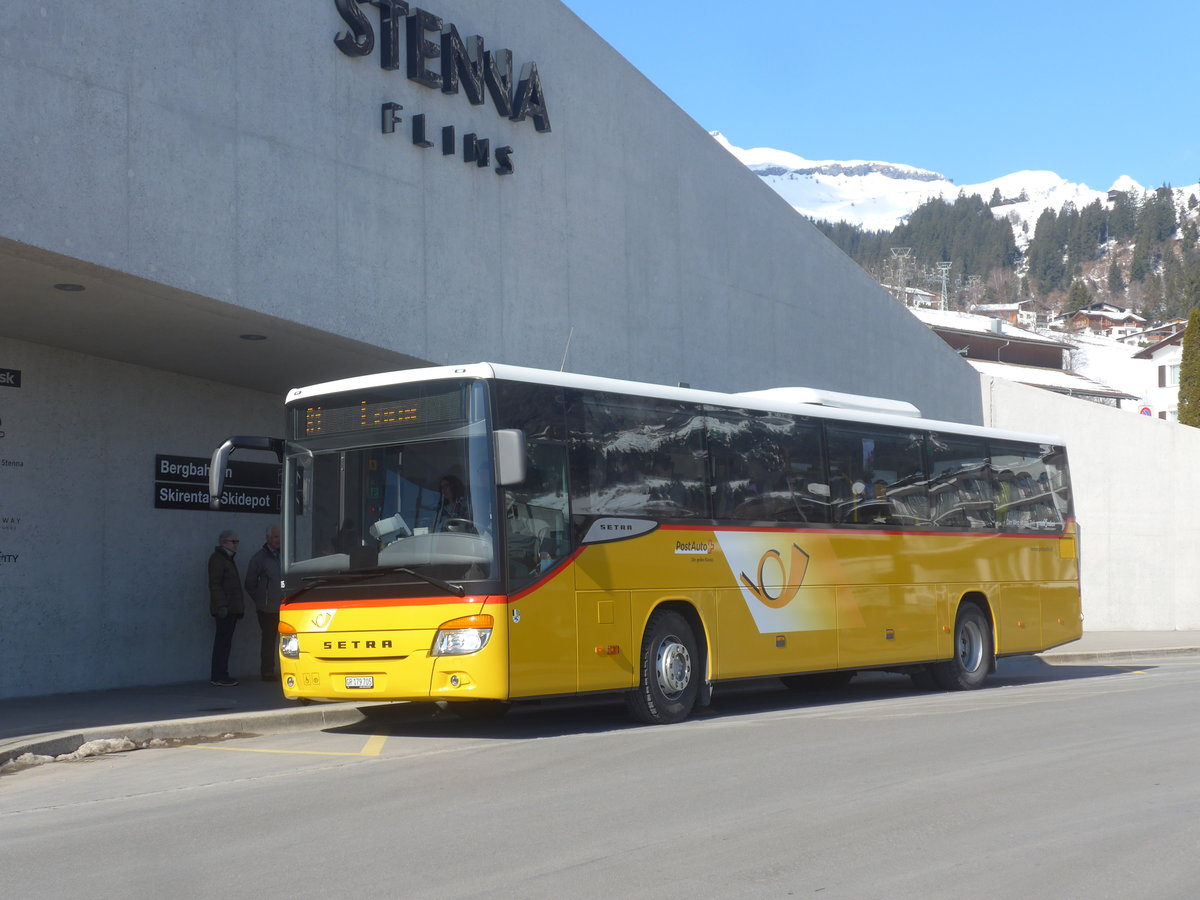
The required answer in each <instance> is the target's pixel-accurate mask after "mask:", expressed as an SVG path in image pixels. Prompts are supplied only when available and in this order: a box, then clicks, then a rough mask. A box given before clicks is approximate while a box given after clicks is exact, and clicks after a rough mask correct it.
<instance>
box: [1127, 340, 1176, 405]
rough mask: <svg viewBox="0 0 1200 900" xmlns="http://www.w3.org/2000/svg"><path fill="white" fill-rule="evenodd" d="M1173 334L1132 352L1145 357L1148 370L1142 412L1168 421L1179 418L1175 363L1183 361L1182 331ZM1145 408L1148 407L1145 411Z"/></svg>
mask: <svg viewBox="0 0 1200 900" xmlns="http://www.w3.org/2000/svg"><path fill="white" fill-rule="evenodd" d="M1184 331H1185V329H1183V328H1180V329H1179V330H1178V331H1176V332H1175V333H1174V334H1172V335H1170V336H1169V337H1167V338H1164V339H1162V340H1160V341H1157V342H1156V343H1154V344H1151V345H1150V346H1149V347H1146V348H1145V349H1144V350H1139V351H1138V352H1137V353H1135V354H1133V358H1134V359H1144V360H1149V361H1150V364H1151V367H1152V373H1148V374H1150V375H1151V378H1149V379H1147V382H1148V383H1147V386H1146V388H1145V393H1144V394H1143V398H1144V401H1145V402H1144V404H1143V407H1142V410H1141V411H1142V413H1143V414H1144V415H1156V416H1158V418H1160V419H1166V420H1168V421H1170V422H1178V421H1179V367H1180V365H1181V364H1182V362H1183V335H1184ZM1147 410H1148V411H1147Z"/></svg>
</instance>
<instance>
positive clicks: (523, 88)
mask: <svg viewBox="0 0 1200 900" xmlns="http://www.w3.org/2000/svg"><path fill="white" fill-rule="evenodd" d="M368 3H369V4H370V5H372V6H375V7H377V8H378V10H379V31H378V40H377V38H376V30H375V27H374V26H373V25H372V24H371V20H370V18H368V16H367V14H366V13H365V12H364V11H363V9H362V5H363V4H368ZM334 6H335V7H336V8H337V11H338V15H340V16H341V18H342V21H343V22H345V23H346V27H347V29H348V30H347V31H344V32H340V33H338V34H337V35H336V36H335V37H334V39H333V43H334V44H335V45H336V46H337V48H338V49H339V50H341V51H342V53H344V54H345V55H346V56H350V57H363V56H370V55H371V53H372V52H374V50H375V44H376V43H377V42H378V44H379V65H380V67H381V68H383V69H385V70H388V71H397V70H399V69H400V56H401V52H400V46H401V37H400V32H401V23H403V25H404V29H403V30H404V40H403V43H404V46H405V56H406V61H405V62H406V65H405V71H406V74H407V76H408V79H409V81H412V82H414V83H416V84H419V85H422V86H423V87H427V88H431V89H434V90H440V91H441V92H442V93H443V94H458V93H459V92H460V90H461V92H462V93H463V94H465V95H466V97H467V100H468V102H470V103H471V105H472V106H482V105H484V104H485V103H486V102H487V99H488V98H490V99H491V102H492V106H493V107H494V108H495V110H496V113H497V115H499V116H501V117H503V118H506V119H508V120H510V121H512V122H525V121H530V122H532V123H533V127H534V129H535V130H537V131H539V132H541V133H543V134H544V133H548V132H549V131H550V113H549V110H548V109H547V106H546V95H545V92H544V91H543V90H542V81H541V77H540V76H539V75H538V68H537V63H535V62H532V61H531V62H527V63H524V64H523V65H522V66H521V72H520V76H519V77H518V78H516V79H514V78H513V55H512V51H511V50H488V49H486V48H485V44H484V39H483V38H482V37H481V36H479V35H477V34H475V35H470V36H468V37H467V38H466V39H465V40H464V39H463V38H462V36H461V35H460V34H459V33H458V29H457V28H456V27H455V26H454V24H453V23H447V22H443V21H442V19H441V18H439V17H438V16H436V15H434V14H433V13H431V12H428V11H426V10H424V9H420V8H418V7H411V8H410V6H409V4H408V3H407V2H404V0H334ZM432 35H436V36H437V40H436V41H434V40H431V39H430V37H431V36H432ZM402 109H404V107H403V106H401V105H400V104H399V103H395V102H391V101H389V102H387V103H384V104H382V107H381V110H380V113H381V115H380V122H381V129H382V132H383V133H384V134H395V133H396V126H397V125H399V124H400V123H401V122H402V121H403V119H402V117H401V116H400V111H401V110H402ZM410 121H411V133H412V143H413V146H414V147H419V148H420V149H422V150H428V149H429V148H430V147H433V146H434V145H435V144H434V141H432V140H430V139H429V137H428V135H430V134H433V133H434V130H435V128H436V127H437V126H431V125H429V124H427V123H426V120H425V113H414V114H413V115H412V116H411V117H410ZM459 146H460V145H459V141H458V139H457V135H456V133H455V126H454V125H442V126H441V148H442V155H443V156H455V155H457V154H458V152H459ZM461 147H462V161H463V162H465V163H470V164H472V165H474V166H475V167H476V168H481V169H482V168H487V167H488V166H490V165H491V164H492V162H493V159H494V161H495V163H496V165H495V171H496V174H498V175H511V174H512V173H513V172H514V171H516V166H515V164H514V162H513V156H514V154H515V151H514V150H513V148H512V147H510V146H508V145H504V146H497V147H495V148H493V147H492V142H491V139H490V138H486V137H480V136H479V135H478V134H476V133H474V132H472V133H469V134H464V135H463V136H462V142H461Z"/></svg>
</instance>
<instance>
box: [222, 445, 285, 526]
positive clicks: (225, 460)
mask: <svg viewBox="0 0 1200 900" xmlns="http://www.w3.org/2000/svg"><path fill="white" fill-rule="evenodd" d="M234 450H265V451H267V452H268V453H274V454H275V456H276V458H278V460H279V462H280V463H282V462H283V440H282V439H280V438H269V437H231V438H230V439H229V440H227V441H226V442H225V443H223V444H222V445H221V446H220V447H218V448H217V449H216V450H214V451H213V455H212V461H211V462H210V463H209V466H208V505H209V508H210V509H220V508H221V495H222V494H223V493H225V467H226V466H227V465H228V464H229V454H231V453H233V451H234Z"/></svg>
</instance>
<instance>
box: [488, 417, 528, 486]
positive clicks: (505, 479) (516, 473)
mask: <svg viewBox="0 0 1200 900" xmlns="http://www.w3.org/2000/svg"><path fill="white" fill-rule="evenodd" d="M492 441H493V443H494V445H495V450H496V483H497V484H500V485H505V484H520V483H521V482H522V481H524V480H525V432H523V431H521V429H519V428H500V429H497V430H496V431H494V432H492Z"/></svg>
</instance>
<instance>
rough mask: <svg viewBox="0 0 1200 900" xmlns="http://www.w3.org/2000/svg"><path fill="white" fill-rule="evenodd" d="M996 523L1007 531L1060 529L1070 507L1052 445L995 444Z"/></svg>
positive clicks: (993, 466)
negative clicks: (1054, 459) (1054, 458)
mask: <svg viewBox="0 0 1200 900" xmlns="http://www.w3.org/2000/svg"><path fill="white" fill-rule="evenodd" d="M992 474H993V479H994V491H995V500H996V525H997V527H998V528H1000V529H1002V530H1004V531H1058V530H1060V529H1061V528H1062V525H1063V517H1064V515H1065V514H1066V511H1067V510H1068V509H1069V502H1068V498H1067V496H1066V484H1065V483H1064V479H1063V477H1062V469H1061V467H1060V466H1058V465H1056V464H1055V463H1054V462H1053V459H1052V448H1050V447H1048V446H1041V447H1036V446H1031V445H1029V444H1003V443H998V442H997V443H993V444H992Z"/></svg>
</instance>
